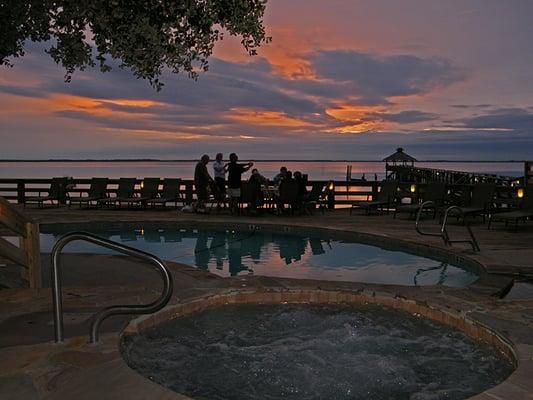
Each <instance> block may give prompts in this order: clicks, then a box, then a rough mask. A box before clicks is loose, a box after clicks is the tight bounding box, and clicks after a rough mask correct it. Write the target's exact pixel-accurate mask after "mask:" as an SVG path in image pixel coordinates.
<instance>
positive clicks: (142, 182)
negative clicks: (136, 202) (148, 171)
mask: <svg viewBox="0 0 533 400" xmlns="http://www.w3.org/2000/svg"><path fill="white" fill-rule="evenodd" d="M142 188H144V181H141V189H142Z"/></svg>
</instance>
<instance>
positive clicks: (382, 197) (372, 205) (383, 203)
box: [350, 181, 398, 215]
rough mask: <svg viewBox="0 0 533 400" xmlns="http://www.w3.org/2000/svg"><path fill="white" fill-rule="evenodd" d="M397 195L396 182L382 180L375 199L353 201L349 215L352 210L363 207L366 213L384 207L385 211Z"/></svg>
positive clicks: (392, 203)
mask: <svg viewBox="0 0 533 400" xmlns="http://www.w3.org/2000/svg"><path fill="white" fill-rule="evenodd" d="M397 195H398V182H396V181H382V182H381V190H380V191H379V192H378V194H377V196H376V199H375V200H369V201H355V202H354V203H353V204H352V208H350V215H352V212H353V210H355V209H363V210H365V212H366V214H370V212H371V211H372V210H376V211H377V210H379V209H380V208H381V209H383V208H385V209H386V210H387V211H388V210H389V209H390V208H391V206H392V205H394V203H395V202H396V197H397Z"/></svg>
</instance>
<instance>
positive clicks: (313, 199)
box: [303, 183, 326, 215]
mask: <svg viewBox="0 0 533 400" xmlns="http://www.w3.org/2000/svg"><path fill="white" fill-rule="evenodd" d="M325 187H326V185H325V184H323V183H313V187H312V188H311V191H310V192H309V194H308V195H307V196H306V197H305V198H304V200H303V203H304V204H303V206H304V207H303V209H304V213H306V214H309V215H313V210H315V209H316V207H317V205H318V206H319V207H321V204H320V197H321V196H322V193H323V192H324V188H325Z"/></svg>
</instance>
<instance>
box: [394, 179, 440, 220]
mask: <svg viewBox="0 0 533 400" xmlns="http://www.w3.org/2000/svg"><path fill="white" fill-rule="evenodd" d="M425 189H426V190H425V191H424V193H423V194H422V196H420V199H419V200H420V201H419V202H417V203H414V204H401V205H398V206H396V208H395V209H394V218H396V214H397V213H409V215H410V216H414V215H416V214H417V213H418V211H419V210H420V207H421V206H422V204H423V203H425V202H426V201H431V202H432V206H431V209H432V210H433V217H435V214H436V212H437V208H438V207H442V206H443V205H444V199H445V197H446V184H444V183H441V182H430V183H428V184H427V185H426V188H425Z"/></svg>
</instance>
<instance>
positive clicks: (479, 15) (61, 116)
mask: <svg viewBox="0 0 533 400" xmlns="http://www.w3.org/2000/svg"><path fill="white" fill-rule="evenodd" d="M532 15H533V1H531V0H505V1H502V0H446V1H436V0H435V1H428V0H402V1H398V0H371V1H370V0H365V1H363V0H361V1H355V0H344V1H341V0H328V1H326V0H289V1H287V0H270V1H269V2H268V4H267V11H266V15H265V24H266V27H267V30H268V34H269V35H270V36H272V43H270V44H268V45H264V46H263V47H262V48H261V49H260V51H259V55H258V56H256V57H252V58H250V57H248V56H247V55H246V54H245V52H244V50H243V49H241V48H240V44H239V42H238V41H237V40H232V39H229V38H226V39H225V40H224V41H223V42H220V43H219V44H218V45H217V46H216V50H215V54H214V56H213V57H212V58H211V60H210V69H209V71H208V72H207V73H204V74H202V75H201V76H200V78H199V79H198V81H193V80H190V79H188V78H187V77H186V76H185V75H183V76H180V75H173V76H171V75H166V76H165V77H164V79H163V81H164V82H165V87H164V88H163V90H162V91H160V92H156V91H155V90H154V89H152V88H151V87H150V86H149V84H148V83H147V82H145V81H139V80H137V79H135V78H134V77H133V76H132V75H131V73H129V72H128V71H123V70H120V69H119V68H114V69H113V71H112V72H110V73H106V74H102V73H100V72H99V71H96V70H88V71H85V72H78V73H76V74H75V75H74V77H73V80H72V83H65V82H64V80H63V74H64V71H63V70H62V69H61V68H60V67H58V66H57V65H56V64H55V63H54V62H53V61H52V59H51V58H50V57H49V56H48V55H47V54H44V50H43V49H44V48H46V45H43V44H39V45H37V44H32V43H28V46H27V49H28V52H27V56H26V57H25V58H24V59H21V60H17V61H16V62H15V67H14V68H5V67H0V139H1V140H2V145H1V146H0V158H10V159H16V158H111V157H113V158H135V157H142V158H165V159H168V158H173V159H176V158H178V159H192V158H197V157H199V156H200V155H201V154H203V153H209V154H214V153H215V152H218V151H222V152H224V153H226V154H227V153H229V152H232V151H235V152H238V153H239V154H240V155H241V157H242V158H264V159H276V158H292V159H316V158H318V159H346V158H348V159H380V158H383V157H384V156H386V155H388V154H390V153H392V152H393V151H394V149H395V148H396V147H398V146H402V147H404V148H406V150H407V151H408V152H409V153H410V154H412V155H414V156H416V157H417V158H421V159H455V160H476V159H485V160H487V159H496V160H508V159H533V23H532V19H531V16H532Z"/></svg>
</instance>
